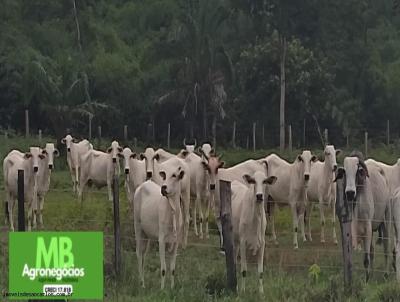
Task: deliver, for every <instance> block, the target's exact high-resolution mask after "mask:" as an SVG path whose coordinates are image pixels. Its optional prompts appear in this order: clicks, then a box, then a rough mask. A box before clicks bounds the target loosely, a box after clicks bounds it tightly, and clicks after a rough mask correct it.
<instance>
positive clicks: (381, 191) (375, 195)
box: [336, 152, 391, 281]
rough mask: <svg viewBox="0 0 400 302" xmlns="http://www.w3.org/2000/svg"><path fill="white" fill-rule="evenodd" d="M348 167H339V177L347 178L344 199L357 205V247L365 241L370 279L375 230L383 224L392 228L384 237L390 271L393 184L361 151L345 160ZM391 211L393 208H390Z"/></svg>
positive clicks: (354, 222)
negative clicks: (390, 196) (365, 158)
mask: <svg viewBox="0 0 400 302" xmlns="http://www.w3.org/2000/svg"><path fill="white" fill-rule="evenodd" d="M343 164H344V167H343V168H339V170H338V173H337V176H336V179H341V178H343V179H345V181H344V184H343V185H344V198H345V199H346V200H347V202H350V203H352V204H353V213H352V214H353V217H352V223H351V227H352V238H353V248H355V247H356V246H357V243H358V241H359V240H361V241H362V243H363V249H364V268H365V275H366V281H368V280H369V277H370V274H371V269H372V262H373V256H374V246H373V244H372V235H373V231H376V230H377V229H378V226H379V225H380V224H383V225H384V226H385V229H386V230H388V232H387V233H386V235H387V236H385V239H384V254H385V264H386V272H387V273H388V271H389V261H388V255H389V238H390V231H389V230H390V228H389V225H390V220H391V217H390V216H391V215H390V214H389V215H388V214H387V209H389V208H388V206H389V186H388V183H387V180H386V178H385V174H384V171H383V170H382V169H381V168H379V167H378V166H376V165H374V164H371V165H366V164H365V162H364V159H363V156H362V153H361V152H353V153H352V154H351V155H350V156H347V157H346V158H345V159H344V162H343ZM389 212H390V211H389Z"/></svg>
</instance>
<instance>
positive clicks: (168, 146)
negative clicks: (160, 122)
mask: <svg viewBox="0 0 400 302" xmlns="http://www.w3.org/2000/svg"><path fill="white" fill-rule="evenodd" d="M170 147H171V123H168V132H167V148H168V150H169V149H170Z"/></svg>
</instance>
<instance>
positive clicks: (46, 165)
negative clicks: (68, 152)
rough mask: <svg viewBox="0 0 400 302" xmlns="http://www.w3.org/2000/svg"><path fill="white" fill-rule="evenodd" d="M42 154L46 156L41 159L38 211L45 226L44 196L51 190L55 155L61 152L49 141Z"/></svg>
mask: <svg viewBox="0 0 400 302" xmlns="http://www.w3.org/2000/svg"><path fill="white" fill-rule="evenodd" d="M41 152H42V154H43V155H45V158H44V159H43V160H41V161H40V164H39V165H40V167H39V174H38V189H37V194H38V202H39V207H38V212H39V224H40V225H42V226H43V206H44V197H45V196H46V194H47V192H48V191H49V187H50V177H51V171H52V170H53V167H54V156H56V157H58V156H59V155H60V153H59V152H58V150H57V149H56V148H55V147H54V144H53V143H47V144H46V147H45V148H44V149H43V150H41Z"/></svg>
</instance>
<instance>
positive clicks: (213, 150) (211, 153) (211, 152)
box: [210, 148, 215, 156]
mask: <svg viewBox="0 0 400 302" xmlns="http://www.w3.org/2000/svg"><path fill="white" fill-rule="evenodd" d="M210 155H214V156H215V149H214V148H211V150H210Z"/></svg>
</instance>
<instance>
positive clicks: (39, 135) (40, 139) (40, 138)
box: [38, 129, 42, 144]
mask: <svg viewBox="0 0 400 302" xmlns="http://www.w3.org/2000/svg"><path fill="white" fill-rule="evenodd" d="M38 138H39V144H41V143H42V130H41V129H39V134H38Z"/></svg>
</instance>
